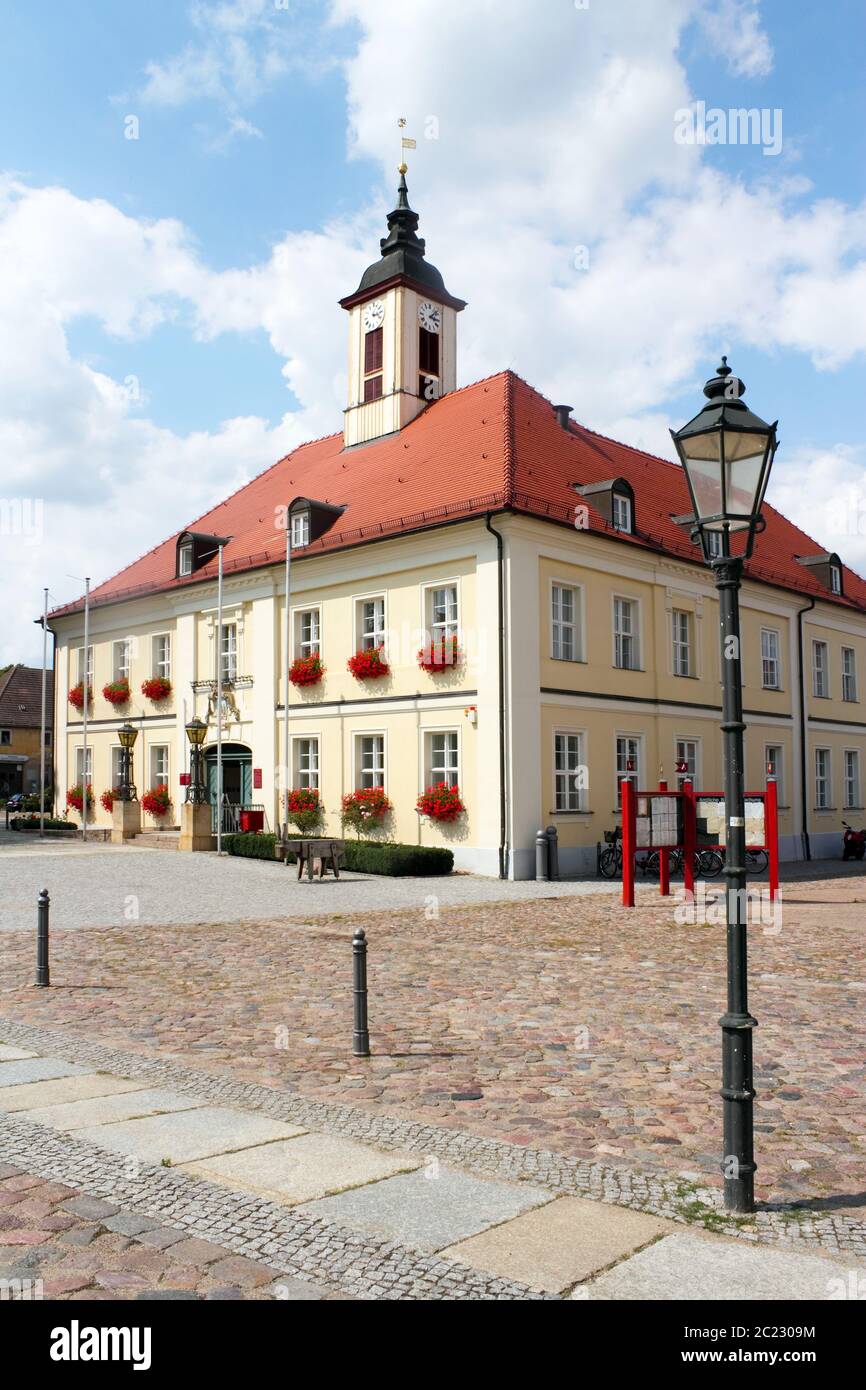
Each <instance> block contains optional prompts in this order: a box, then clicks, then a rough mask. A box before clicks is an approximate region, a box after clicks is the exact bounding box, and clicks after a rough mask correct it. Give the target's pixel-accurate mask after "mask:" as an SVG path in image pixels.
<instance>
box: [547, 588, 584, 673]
mask: <svg viewBox="0 0 866 1390" xmlns="http://www.w3.org/2000/svg"><path fill="white" fill-rule="evenodd" d="M550 592H551V619H552V623H553V639H552V644H551V655H552V656H553V659H554V661H578V660H579V659H580V642H579V633H578V618H579V603H580V595H579V593H578V590H577V589H573V588H572V587H571V586H570V585H565V584H554V585H552V586H551V591H550Z"/></svg>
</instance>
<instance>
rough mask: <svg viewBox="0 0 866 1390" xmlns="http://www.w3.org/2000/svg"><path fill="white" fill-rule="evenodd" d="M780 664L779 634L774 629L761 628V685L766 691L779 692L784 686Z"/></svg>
mask: <svg viewBox="0 0 866 1390" xmlns="http://www.w3.org/2000/svg"><path fill="white" fill-rule="evenodd" d="M781 669H782V668H781V665H780V662H779V633H778V631H777V630H776V628H774V627H762V628H761V685H762V686H763V687H764V689H765V690H779V689H781V685H782V675H781Z"/></svg>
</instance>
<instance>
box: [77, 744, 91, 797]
mask: <svg viewBox="0 0 866 1390" xmlns="http://www.w3.org/2000/svg"><path fill="white" fill-rule="evenodd" d="M83 770H84V749H83V748H76V750H75V785H76V786H77V787H80V786H81V784H82V780H83ZM87 785H88V786H89V787H92V786H93V744H92V743H89V744H88V745H87Z"/></svg>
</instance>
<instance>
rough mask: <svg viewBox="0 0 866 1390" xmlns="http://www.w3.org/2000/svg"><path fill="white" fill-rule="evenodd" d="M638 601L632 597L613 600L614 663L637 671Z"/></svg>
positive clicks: (625, 669) (638, 660)
mask: <svg viewBox="0 0 866 1390" xmlns="http://www.w3.org/2000/svg"><path fill="white" fill-rule="evenodd" d="M637 624H638V616H637V603H636V602H635V601H634V599H630V598H615V599H614V601H613V638H614V665H615V666H618V667H619V668H620V670H623V671H637V670H638V668H639V666H640V653H639V651H638V632H637Z"/></svg>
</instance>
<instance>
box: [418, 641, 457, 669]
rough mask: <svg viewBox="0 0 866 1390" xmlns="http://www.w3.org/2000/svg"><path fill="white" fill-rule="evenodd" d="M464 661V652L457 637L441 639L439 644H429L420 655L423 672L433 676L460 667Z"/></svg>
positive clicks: (419, 659) (432, 642)
mask: <svg viewBox="0 0 866 1390" xmlns="http://www.w3.org/2000/svg"><path fill="white" fill-rule="evenodd" d="M462 660H463V652H462V651H461V649H460V642H459V639H458V638H457V637H456V636H454V637H448V638H441V639H440V640H439V641H438V642H436V641H431V642H427V643H426V644H425V645H424V646H423V647H422V648H421V650H420V651H419V653H418V665H419V666H420V667H421V670H422V671H429V672H430V674H431V675H435V674H436V673H437V672H438V671H448V670H450V669H452V668H453V667H455V666H459V665H460V663H461V662H462Z"/></svg>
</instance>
